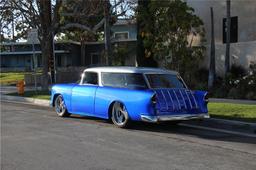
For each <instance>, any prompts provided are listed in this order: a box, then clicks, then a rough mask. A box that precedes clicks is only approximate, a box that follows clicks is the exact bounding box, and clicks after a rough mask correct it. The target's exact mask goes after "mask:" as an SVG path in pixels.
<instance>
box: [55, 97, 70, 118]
mask: <svg viewBox="0 0 256 170" xmlns="http://www.w3.org/2000/svg"><path fill="white" fill-rule="evenodd" d="M54 106H55V111H56V113H57V115H58V116H60V117H67V116H70V113H68V111H67V107H66V105H65V102H64V99H63V97H62V96H61V95H58V96H57V97H56V99H55V103H54Z"/></svg>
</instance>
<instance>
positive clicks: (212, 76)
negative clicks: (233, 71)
mask: <svg viewBox="0 0 256 170" xmlns="http://www.w3.org/2000/svg"><path fill="white" fill-rule="evenodd" d="M210 9H211V56H210V67H209V76H208V89H211V88H212V86H213V83H214V79H215V38H214V17H213V8H212V7H211V8H210Z"/></svg>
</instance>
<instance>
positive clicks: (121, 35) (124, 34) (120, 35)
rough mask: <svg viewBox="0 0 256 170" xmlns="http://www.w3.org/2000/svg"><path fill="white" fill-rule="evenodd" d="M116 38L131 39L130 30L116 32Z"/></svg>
mask: <svg viewBox="0 0 256 170" xmlns="http://www.w3.org/2000/svg"><path fill="white" fill-rule="evenodd" d="M114 35H115V39H116V40H126V39H129V32H115V34H114Z"/></svg>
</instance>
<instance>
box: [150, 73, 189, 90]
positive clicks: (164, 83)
mask: <svg viewBox="0 0 256 170" xmlns="http://www.w3.org/2000/svg"><path fill="white" fill-rule="evenodd" d="M146 77H147V79H148V82H149V84H150V87H151V88H186V86H185V84H184V83H183V82H182V80H181V79H180V78H179V77H178V76H177V75H173V74H146Z"/></svg>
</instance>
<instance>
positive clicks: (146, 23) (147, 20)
mask: <svg viewBox="0 0 256 170" xmlns="http://www.w3.org/2000/svg"><path fill="white" fill-rule="evenodd" d="M149 8H150V1H149V0H139V1H138V7H137V65H138V66H147V67H157V63H156V61H155V59H154V57H153V54H152V49H153V44H154V43H153V41H152V38H151V37H152V36H150V35H154V20H153V17H152V14H151V13H150V11H149Z"/></svg>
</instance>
